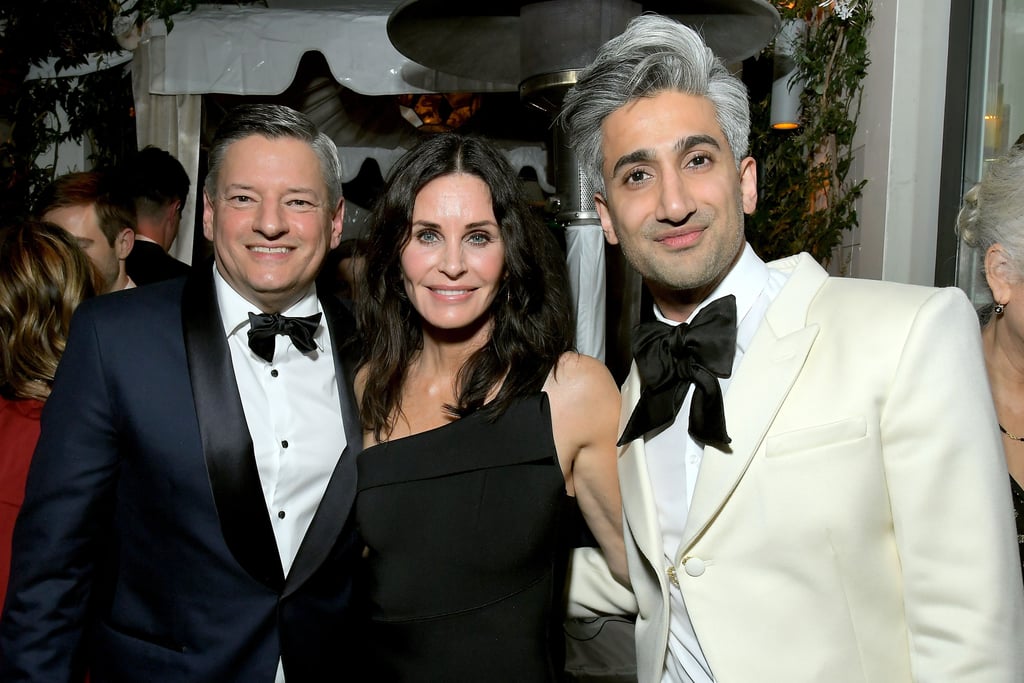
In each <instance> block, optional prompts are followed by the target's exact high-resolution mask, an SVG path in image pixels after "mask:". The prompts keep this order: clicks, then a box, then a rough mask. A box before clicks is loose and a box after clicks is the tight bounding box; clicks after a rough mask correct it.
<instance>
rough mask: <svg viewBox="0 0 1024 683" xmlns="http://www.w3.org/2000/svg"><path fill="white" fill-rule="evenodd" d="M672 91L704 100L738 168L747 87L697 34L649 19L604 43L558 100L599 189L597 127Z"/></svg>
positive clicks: (746, 132)
mask: <svg viewBox="0 0 1024 683" xmlns="http://www.w3.org/2000/svg"><path fill="white" fill-rule="evenodd" d="M665 91H675V92H682V93H687V94H690V95H698V96H700V97H706V98H707V99H709V100H710V101H711V103H712V104H713V105H714V107H715V117H716V118H717V120H718V125H719V126H720V127H721V129H722V133H723V134H724V135H725V139H726V141H728V143H729V147H730V148H732V153H733V157H734V158H735V160H736V165H737V167H739V163H740V161H741V160H742V159H743V158H744V157H745V156H747V148H748V144H749V143H748V138H749V136H750V103H749V101H748V99H747V88H746V86H745V85H743V82H742V81H741V80H740V79H739V78H737V77H736V76H734V75H732V74H731V73H729V70H728V69H727V68H726V67H725V64H724V63H723V62H722V60H721V59H719V58H718V57H716V56H715V55H714V53H713V52H712V51H711V49H710V48H708V46H707V45H706V44H705V43H704V39H703V38H701V37H700V35H699V34H698V33H697V32H696V31H694V30H693V29H691V28H689V27H688V26H684V25H683V24H680V23H678V22H676V21H673V20H671V19H668V18H666V17H662V16H659V15H656V14H645V15H642V16H639V17H635V18H634V19H632V20H631V21H630V22H629V24H628V25H627V26H626V30H625V31H624V32H623V33H622V35H620V36H617V37H615V38H612V39H611V40H609V41H608V42H607V43H605V44H604V45H603V46H602V47H601V49H600V51H599V52H598V54H597V57H596V59H595V60H594V62H593V63H592V64H591V65H590V66H588V67H587V68H586V69H584V70H583V71H581V72H580V74H579V76H578V78H577V80H576V85H575V86H574V87H573V88H572V89H571V90H570V91H569V92H568V93H567V94H566V96H565V103H564V106H563V108H562V112H561V114H560V115H559V116H560V122H561V125H563V126H565V128H566V129H567V131H568V133H569V139H570V144H571V145H572V147H573V149H575V150H576V154H577V156H578V157H579V160H580V164H581V165H582V167H583V172H584V173H586V174H587V176H588V178H589V179H590V180H591V182H592V183H593V184H594V187H595V188H597V189H598V190H599V191H601V192H603V191H604V177H603V174H602V173H601V166H602V164H603V162H604V159H603V158H602V153H601V124H602V123H603V122H604V120H605V118H607V117H608V116H609V115H610V114H612V113H614V112H615V111H617V110H618V109H620V108H622V107H623V106H625V105H627V104H629V103H630V102H632V101H633V100H636V99H638V98H641V97H652V96H654V95H657V94H658V93H661V92H665Z"/></svg>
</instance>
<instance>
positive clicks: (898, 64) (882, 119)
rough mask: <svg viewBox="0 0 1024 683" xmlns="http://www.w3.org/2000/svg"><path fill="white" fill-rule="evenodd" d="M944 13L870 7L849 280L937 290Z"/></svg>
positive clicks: (927, 4)
mask: <svg viewBox="0 0 1024 683" xmlns="http://www.w3.org/2000/svg"><path fill="white" fill-rule="evenodd" d="M949 8H950V0H875V1H874V3H873V11H874V16H875V21H874V24H873V26H872V28H871V31H870V34H869V37H868V43H869V51H870V52H869V56H870V58H871V66H870V67H869V70H868V75H867V78H866V79H865V85H864V99H863V104H862V109H861V117H860V121H859V125H858V132H857V136H856V138H855V140H854V147H855V152H856V155H857V163H856V164H855V167H854V168H855V169H856V168H858V167H862V168H863V174H864V177H865V178H867V180H868V184H867V186H866V187H865V189H864V196H863V198H862V201H861V203H860V207H859V210H858V216H859V219H860V229H859V231H858V232H859V244H854V245H853V246H852V247H851V248H850V251H852V252H853V253H852V257H851V258H850V259H849V264H850V265H849V268H848V274H850V275H853V276H856V277H865V278H875V279H883V280H892V281H897V282H911V283H916V284H924V285H931V284H933V283H934V277H935V239H936V230H937V221H938V188H939V170H940V161H941V153H942V119H943V111H944V109H945V86H946V54H947V45H948V36H949ZM855 236H857V235H856V234H855Z"/></svg>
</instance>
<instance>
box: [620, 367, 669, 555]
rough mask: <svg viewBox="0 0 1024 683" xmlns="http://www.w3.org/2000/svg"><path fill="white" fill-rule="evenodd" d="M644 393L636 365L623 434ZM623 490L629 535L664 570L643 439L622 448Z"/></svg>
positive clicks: (625, 390)
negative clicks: (641, 393) (641, 392)
mask: <svg viewBox="0 0 1024 683" xmlns="http://www.w3.org/2000/svg"><path fill="white" fill-rule="evenodd" d="M640 391H641V387H640V375H639V374H638V373H637V370H636V365H635V364H634V365H633V367H632V368H631V369H630V372H629V376H628V377H626V381H625V382H624V383H623V385H622V414H621V416H620V417H619V432H620V433H621V432H622V430H623V429H624V428H625V425H626V423H627V422H628V421H629V416H630V415H631V414H632V413H633V409H634V408H635V407H636V404H637V401H639V400H640ZM619 487H620V488H621V489H622V509H623V511H624V512H625V516H626V519H627V520H628V523H629V533H631V534H632V536H633V540H634V541H635V542H636V545H637V547H638V548H639V549H640V552H642V553H643V554H644V556H645V557H646V558H647V561H648V562H650V563H651V565H652V566H654V567H660V566H661V565H662V564H663V563H664V562H663V560H662V556H663V554H664V553H663V551H662V541H661V530H660V528H659V525H658V509H657V506H656V504H655V501H654V491H653V490H652V489H651V478H650V474H649V473H648V471H647V457H646V453H645V451H644V438H643V437H640V438H638V439H634V440H633V441H631V442H629V443H627V444H624V445H623V446H622V448H620V449H619Z"/></svg>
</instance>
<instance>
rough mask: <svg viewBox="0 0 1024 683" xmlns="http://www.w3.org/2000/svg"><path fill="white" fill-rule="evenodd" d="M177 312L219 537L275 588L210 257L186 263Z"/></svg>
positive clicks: (278, 574)
mask: <svg viewBox="0 0 1024 683" xmlns="http://www.w3.org/2000/svg"><path fill="white" fill-rule="evenodd" d="M181 313H182V315H181V317H182V327H183V330H184V335H185V355H186V357H187V358H188V372H189V377H191V380H192V396H193V399H194V400H195V405H196V418H197V420H198V422H199V434H200V436H201V437H202V441H203V452H204V454H205V456H206V468H207V470H208V472H209V475H210V485H211V487H212V488H213V498H214V501H215V502H216V505H217V514H218V516H219V517H220V526H221V531H222V532H223V534H224V540H225V541H226V542H227V544H228V547H229V548H230V549H231V553H232V554H233V555H234V556H235V559H236V560H238V563H239V564H240V565H242V567H244V568H245V570H246V571H247V572H249V574H250V575H252V577H253V578H254V579H256V580H257V581H259V582H260V583H262V584H264V585H265V586H267V587H269V588H271V589H272V590H274V591H277V592H280V591H281V589H282V588H283V586H284V571H283V570H282V568H281V558H280V555H279V554H278V551H277V541H276V539H275V537H274V530H273V527H272V526H271V523H270V514H269V513H268V512H267V504H266V501H265V500H264V498H263V488H262V486H261V484H260V475H259V471H258V470H257V469H256V456H255V455H254V454H253V447H252V437H251V436H250V435H249V428H248V426H247V425H246V422H245V413H244V411H243V410H242V400H241V398H240V397H239V395H238V384H237V383H236V382H235V373H234V370H233V368H232V365H231V353H230V351H229V350H228V343H227V339H226V338H225V337H224V326H223V324H222V323H221V318H220V311H219V309H218V308H217V297H216V293H215V291H214V287H213V269H212V266H211V264H210V263H206V264H204V265H200V266H198V267H194V268H193V269H192V273H191V275H190V276H189V279H188V281H187V282H186V283H185V291H184V293H183V295H182V302H181Z"/></svg>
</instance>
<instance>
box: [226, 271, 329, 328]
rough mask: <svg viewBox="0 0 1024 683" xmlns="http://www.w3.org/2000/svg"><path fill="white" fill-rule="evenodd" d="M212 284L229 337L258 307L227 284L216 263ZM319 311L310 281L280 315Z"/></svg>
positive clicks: (313, 287)
mask: <svg viewBox="0 0 1024 683" xmlns="http://www.w3.org/2000/svg"><path fill="white" fill-rule="evenodd" d="M213 286H214V290H215V291H216V293H217V305H218V308H220V320H221V323H222V324H223V325H224V336H226V337H230V336H231V335H233V334H234V333H235V332H237V331H238V330H239V329H240V328H242V327H245V326H247V325H248V324H249V314H250V313H260V312H261V311H260V308H259V306H257V305H256V304H253V303H251V302H250V301H249V300H247V299H246V298H245V297H243V296H242V295H241V294H239V293H238V292H237V291H235V289H234V288H233V287H232V286H231V285H230V284H228V281H227V280H225V279H224V277H223V276H222V275H221V274H220V269H219V268H217V264H216V263H214V264H213ZM319 312H320V301H319V299H317V297H316V285H315V284H313V283H310V285H309V288H308V289H307V290H306V293H305V294H303V295H302V298H301V299H299V300H298V301H297V302H295V303H294V304H292V305H291V306H289V307H288V308H287V309H285V310H283V311H281V314H282V315H289V316H307V315H313V314H314V313H319Z"/></svg>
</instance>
